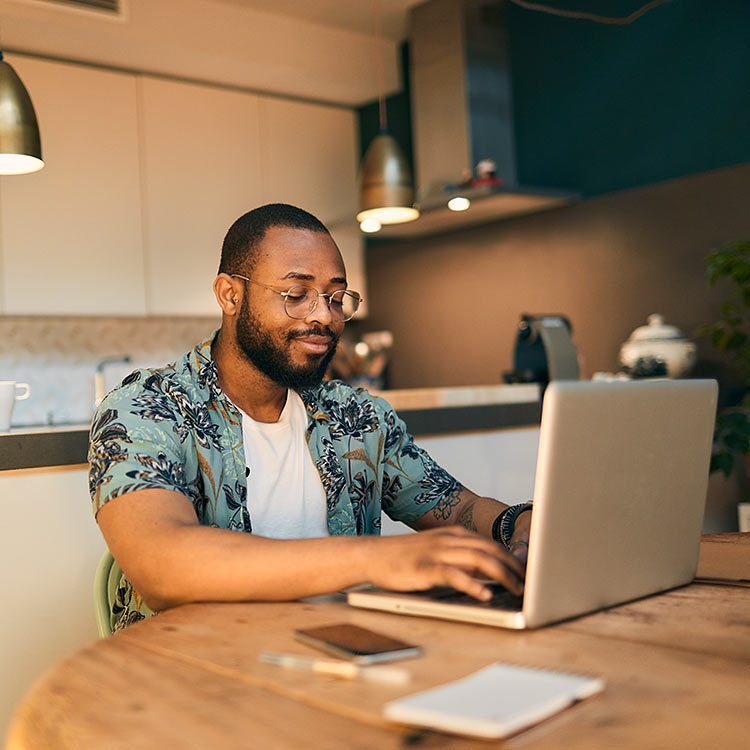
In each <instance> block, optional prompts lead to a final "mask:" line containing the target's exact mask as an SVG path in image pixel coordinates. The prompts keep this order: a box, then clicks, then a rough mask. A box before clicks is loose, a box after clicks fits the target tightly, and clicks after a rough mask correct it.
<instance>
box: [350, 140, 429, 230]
mask: <svg viewBox="0 0 750 750" xmlns="http://www.w3.org/2000/svg"><path fill="white" fill-rule="evenodd" d="M413 203H414V186H413V183H412V177H411V170H410V169H409V165H408V163H407V161H406V157H405V156H404V154H403V151H401V149H400V148H399V145H398V143H396V139H395V138H394V137H393V136H392V135H390V134H389V133H386V132H381V133H380V134H379V135H377V136H375V138H373V140H372V142H371V143H370V145H369V147H368V149H367V152H366V153H365V157H364V159H363V160H362V167H361V176H360V212H359V213H358V214H357V221H358V222H360V223H361V222H363V221H366V220H368V219H370V220H371V219H374V220H376V221H378V222H380V224H402V223H404V222H407V221H414V219H417V218H419V211H417V209H416V208H414V207H413V205H412V204H413Z"/></svg>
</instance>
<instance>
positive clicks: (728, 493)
mask: <svg viewBox="0 0 750 750" xmlns="http://www.w3.org/2000/svg"><path fill="white" fill-rule="evenodd" d="M542 5H544V6H545V9H544V10H539V9H538V8H537V9H532V8H530V7H529V4H528V3H525V2H521V0H430V1H429V2H421V1H420V0H379V1H378V2H371V0H361V2H349V1H345V0H316V2H314V3H310V2H306V0H274V2H268V1H266V0H0V44H2V48H3V53H4V59H5V61H7V62H8V63H10V64H11V65H12V66H13V68H14V69H15V71H16V72H17V74H18V76H19V77H20V79H21V81H22V82H23V86H24V87H25V89H26V90H27V91H28V94H29V95H30V97H31V100H32V101H33V105H34V108H35V111H36V116H37V118H38V125H39V131H40V134H41V145H42V158H43V161H44V165H45V166H44V168H43V169H42V170H41V171H38V172H35V173H31V174H22V175H8V176H3V177H1V178H0V313H2V314H1V315H0V379H2V380H4V381H16V382H19V383H28V384H29V387H30V391H29V392H30V395H29V397H28V398H27V399H25V400H19V401H17V402H16V403H15V406H14V409H13V415H12V428H11V430H10V432H8V433H7V434H6V436H5V438H0V459H1V460H2V461H3V469H5V471H3V482H4V484H3V504H4V506H6V507H4V514H5V517H6V520H7V528H12V529H13V530H14V533H13V535H6V537H8V538H6V539H5V541H4V542H3V544H2V545H1V546H2V549H3V558H2V562H3V568H4V569H5V570H11V569H17V570H25V571H26V575H20V576H10V577H8V580H6V581H5V582H4V586H6V589H7V591H8V592H9V595H10V596H11V600H12V602H13V605H12V608H13V610H14V611H15V612H16V620H17V627H16V630H15V631H14V635H13V637H12V638H4V639H3V640H4V641H5V642H7V644H8V648H9V649H11V650H12V651H13V653H18V652H19V651H22V652H24V653H25V654H26V657H25V658H26V662H25V667H24V670H25V671H24V674H25V675H26V677H24V678H23V680H21V682H22V683H24V684H26V682H27V681H28V679H30V678H31V677H30V676H33V675H34V674H37V673H38V672H39V671H40V670H41V669H42V668H43V667H44V666H45V665H47V664H49V663H50V661H51V659H52V658H53V657H56V656H57V655H58V654H59V652H60V649H63V650H64V649H66V648H73V647H74V646H76V645H78V644H80V643H81V642H82V641H83V640H85V637H86V634H87V633H89V636H88V637H93V636H91V635H90V632H94V628H93V619H91V622H90V623H89V619H88V618H90V617H91V613H90V612H89V611H87V610H85V609H84V608H83V607H81V606H80V604H79V602H81V601H84V600H85V601H88V600H89V599H90V583H91V577H92V576H93V568H94V565H95V561H96V559H98V555H99V554H100V553H101V549H102V543H101V540H100V537H99V536H98V533H97V530H96V527H95V525H94V522H93V520H92V518H91V513H90V509H89V506H88V499H87V496H86V472H85V467H84V466H82V464H83V461H84V460H85V453H84V452H83V451H84V445H85V439H86V431H87V429H88V424H89V422H90V419H91V415H92V413H93V408H94V404H95V402H96V401H97V399H98V398H100V397H101V396H102V395H103V393H105V392H106V391H107V390H109V389H110V388H111V387H113V386H114V385H115V384H116V383H117V382H119V380H120V379H121V378H122V377H123V375H124V374H126V373H127V372H129V371H130V370H131V369H132V368H133V367H135V366H140V365H159V364H163V363H164V362H167V361H170V360H173V359H175V358H176V357H178V356H180V355H181V354H182V353H183V352H184V351H186V350H187V349H188V348H190V347H191V346H192V345H193V344H194V343H195V342H196V341H198V340H200V339H201V338H202V337H204V336H206V335H208V334H209V333H210V332H211V331H212V330H214V329H215V328H216V327H217V326H218V324H219V322H220V320H219V316H218V313H217V310H218V308H217V306H216V302H215V300H214V298H213V294H212V290H211V283H212V281H213V278H214V276H215V273H216V269H217V266H218V261H219V252H220V247H221V241H222V239H223V235H224V233H225V232H226V230H227V228H228V227H229V226H230V224H231V223H232V222H233V221H234V219H235V218H237V217H238V216H239V215H240V214H242V213H244V212H245V211H247V210H249V209H251V208H253V207H255V206H258V205H261V204H263V203H267V202H274V201H283V202H288V203H292V204H296V205H299V206H301V207H303V208H305V209H307V210H309V211H311V212H313V213H315V214H316V215H317V216H319V218H320V219H321V220H323V221H324V222H325V223H326V224H327V225H328V226H329V227H330V228H331V231H332V233H333V235H334V238H335V239H336V241H337V242H338V244H339V247H340V249H341V251H342V254H343V256H344V259H345V262H346V265H347V270H348V274H349V281H350V287H351V288H353V289H355V290H358V291H360V292H361V293H362V295H363V296H364V298H365V303H364V306H363V309H362V310H361V312H360V313H358V315H357V318H355V319H354V320H353V321H352V322H350V323H349V324H347V331H346V338H345V340H344V341H343V343H342V345H341V350H340V352H339V355H338V356H337V359H336V361H335V362H334V364H333V370H332V373H331V374H332V375H334V376H338V377H343V378H344V379H347V380H349V381H350V382H353V383H356V384H362V385H366V386H368V387H372V388H376V389H386V393H385V394H384V395H386V396H387V397H391V398H392V400H393V402H394V405H395V406H397V408H401V409H404V410H405V413H406V414H407V417H408V419H407V421H408V423H409V424H410V426H411V427H412V429H413V430H414V431H415V432H416V433H417V434H418V435H421V436H422V437H421V438H420V441H421V442H422V443H423V444H424V445H425V446H427V447H428V448H429V449H430V450H431V451H433V452H434V454H435V455H436V458H438V460H441V461H444V462H445V463H446V465H448V464H450V463H451V462H456V463H457V464H458V468H454V467H453V466H450V465H449V466H448V468H451V469H452V470H453V471H454V472H456V471H458V472H463V473H462V474H461V476H459V478H461V477H462V476H467V477H468V478H467V483H468V484H470V486H472V489H475V490H477V491H480V492H487V493H490V492H499V493H502V494H503V496H504V497H517V498H518V499H523V497H524V496H528V495H529V494H530V493H531V491H532V489H533V468H534V460H535V449H536V440H537V434H538V430H537V425H538V415H539V411H538V401H539V393H540V388H541V387H543V385H544V383H545V382H546V380H547V379H548V378H550V377H553V376H554V375H555V373H557V374H558V376H566V377H582V378H590V377H592V376H594V375H595V374H597V373H610V375H611V376H618V374H620V373H623V371H625V370H627V371H629V372H630V374H633V373H635V374H637V375H664V374H667V375H670V376H709V377H718V378H719V380H720V382H721V385H722V398H723V399H724V403H730V402H732V400H734V402H736V401H737V399H738V398H739V397H740V396H741V394H742V392H743V389H744V388H745V386H746V385H747V382H746V377H745V375H744V374H743V372H742V371H741V369H738V368H737V367H735V366H734V364H733V358H732V357H731V356H729V355H728V354H727V353H725V352H721V351H719V350H718V349H716V348H715V347H714V346H712V343H711V340H710V338H709V337H705V336H704V337H701V336H698V335H697V333H698V329H699V328H700V327H701V326H703V325H705V324H710V323H713V322H716V321H717V320H718V319H719V318H720V315H721V305H722V304H723V303H725V302H726V301H727V300H728V299H729V297H730V292H731V287H730V285H729V284H728V283H726V282H723V283H719V284H717V285H716V286H713V287H712V286H709V284H708V276H707V263H706V258H707V256H708V254H709V253H710V252H711V251H712V250H714V249H715V248H718V247H721V246H723V245H725V243H728V242H732V241H740V240H748V238H750V137H748V133H750V97H748V91H750V47H749V46H748V44H747V29H748V28H750V4H749V3H747V2H746V0H721V2H714V3H707V2H704V1H702V0H674V1H673V2H664V3H661V4H657V5H656V7H653V9H651V10H650V11H649V12H647V13H645V14H643V15H640V16H638V17H635V16H633V17H632V18H630V19H628V16H631V14H633V13H634V11H637V10H638V9H639V8H641V7H642V6H643V5H644V3H642V2H640V1H639V0H545V2H544V3H542ZM592 15H593V16H594V17H593V18H592ZM636 15H637V14H636ZM612 19H626V20H632V22H630V23H622V22H614V21H612ZM381 125H386V126H387V130H388V132H389V133H390V135H391V136H392V137H393V138H394V139H395V142H396V144H397V149H398V151H396V150H394V147H393V145H392V143H390V142H388V143H385V145H384V146H383V148H384V149H385V150H384V151H382V152H378V153H375V151H376V149H375V148H374V147H373V144H374V139H375V137H376V136H377V135H378V133H379V128H380V126H381ZM382 143H383V142H381V144H382ZM368 149H369V151H368ZM389 149H390V150H389ZM388 159H391V161H390V162H389V161H387V160H388ZM378 160H379V161H378ZM363 163H364V164H365V165H366V166H367V169H363V173H364V175H365V176H366V177H367V178H368V179H370V178H371V182H370V183H368V185H369V187H370V188H372V190H373V191H374V192H373V193H369V194H368V196H369V197H368V196H366V195H365V194H364V193H365V190H364V188H365V185H364V184H363V183H362V182H361V181H360V164H363ZM388 165H390V166H388ZM389 169H390V170H391V171H390V172H389ZM378 170H380V172H378ZM393 170H395V171H393ZM394 174H396V176H397V177H398V180H401V178H403V179H404V180H406V182H410V184H409V185H408V190H406V193H408V192H409V191H413V194H410V195H411V197H410V199H409V200H408V201H407V202H408V205H406V206H402V208H410V207H411V206H412V204H415V205H416V206H417V208H418V209H419V212H420V213H419V215H418V218H415V219H414V220H412V221H408V222H406V223H402V224H387V223H386V222H385V221H383V222H380V224H381V225H380V228H379V230H378V226H379V222H375V223H373V222H369V223H368V224H366V225H365V224H363V225H362V227H361V228H360V226H359V223H358V221H357V219H356V217H357V215H358V213H360V211H361V210H362V209H363V208H372V205H374V204H372V200H374V199H373V195H376V197H377V195H381V196H382V195H394V194H398V195H404V194H405V193H404V192H403V191H402V192H401V193H399V192H398V191H399V190H400V189H401V188H402V187H403V185H401V184H400V183H399V184H395V183H394V184H389V183H388V179H389V177H388V175H391V177H392V176H393V175H394ZM407 178H408V179H407ZM378 180H380V181H381V182H378ZM398 180H396V182H398ZM381 183H382V184H381ZM399 185H400V187H399ZM373 186H374V187H373ZM378 191H380V192H378ZM389 191H391V192H389ZM393 191H395V193H394V192H393ZM456 199H458V200H456ZM368 200H369V201H370V203H369V204H368V203H367V201H368ZM449 201H450V202H451V204H452V205H451V208H449V207H448V202H449ZM360 218H362V217H361V216H360ZM410 218H413V217H410ZM365 229H367V230H368V231H367V232H365V231H364V230H365ZM372 230H378V231H372ZM524 315H526V316H527V318H526V319H524V317H523V316H524ZM653 315H658V316H661V317H660V318H653V317H652V318H651V319H650V321H649V316H653ZM647 324H648V326H649V327H648V329H644V330H640V331H638V332H637V334H635V338H634V339H631V334H633V332H634V331H635V329H637V328H640V327H642V326H646V325H647ZM626 342H629V344H628V346H626V347H624V348H622V347H623V344H625V343H626ZM621 348H622V352H621ZM639 360H641V361H640V362H639ZM660 368H661V369H660ZM599 376H600V377H601V376H604V375H599ZM412 389H413V390H412ZM404 391H407V392H406V393H404ZM443 407H450V408H443ZM532 407H533V408H532ZM471 408H475V411H474V412H471ZM477 409H478V410H480V411H481V412H482V413H481V414H479V412H478V411H477ZM493 409H495V411H493ZM524 409H525V411H524ZM420 410H421V411H420ZM425 410H426V411H425ZM430 410H432V411H430ZM409 420H411V421H409ZM482 420H484V421H482ZM492 420H494V421H492ZM45 430H47V431H50V430H60V431H62V432H65V431H66V430H69V432H70V435H71V440H74V441H77V442H75V446H76V447H75V448H74V449H71V451H70V453H69V454H68V453H66V454H65V455H66V456H68V455H70V456H72V458H66V459H65V460H64V461H63V460H62V459H60V460H58V461H57V463H55V462H54V461H52V460H51V459H49V460H48V459H47V456H48V454H49V451H51V450H52V449H51V448H49V445H51V443H47V442H38V441H37V442H29V441H28V440H27V438H28V435H29V434H35V435H43V436H44V435H46V434H47V432H45ZM483 430H484V432H483ZM487 430H495V432H491V434H490V432H487ZM461 431H463V432H464V433H466V435H465V438H464V439H463V442H461V443H460V445H459V443H458V442H456V440H458V439H457V438H456V440H454V441H453V442H450V441H449V442H445V441H443V442H441V439H440V437H439V436H440V435H442V434H443V433H446V432H451V433H457V432H461ZM49 434H53V433H49ZM54 434H57V433H54ZM40 440H41V438H40ZM66 445H67V444H66ZM71 445H73V443H71ZM40 446H41V447H40ZM66 450H67V448H66ZM35 451H36V452H39V455H38V456H34V455H32V454H34V453H35ZM498 456H500V457H501V458H498ZM461 462H463V463H461ZM49 466H66V467H67V468H64V469H63V468H54V469H49V468H44V467H49ZM490 466H491V467H492V468H493V470H494V471H495V475H493V476H492V477H490V476H489V474H487V476H486V477H485V473H487V472H489V468H488V467H490ZM34 467H35V468H34ZM32 475H33V477H32ZM485 478H486V480H487V485H486V486H483V484H482V483H483V482H484V481H485ZM470 480H471V481H470ZM739 482H740V478H739V475H738V473H737V472H733V473H732V474H731V475H730V477H729V478H728V479H726V478H724V477H723V475H721V474H720V473H716V474H715V475H714V476H713V477H712V486H711V487H712V488H711V493H712V495H711V497H710V499H709V505H708V506H707V526H706V528H707V530H729V529H736V528H737V515H736V502H737V500H738V499H740V497H741V493H742V492H743V491H744V489H743V488H742V486H741V484H740V483H739ZM32 516H33V517H34V518H35V519H37V520H36V521H34V522H33V524H32V522H31V521H30V519H31V518H32ZM40 519H41V520H40ZM32 525H33V527H34V528H33V533H32V529H31V526H32ZM81 529H85V534H84V532H82V531H81ZM19 530H28V533H25V534H23V533H20V531H19ZM84 535H85V542H80V543H79V542H76V546H75V549H63V548H62V547H61V545H62V543H63V541H62V540H65V539H66V538H67V539H77V540H80V539H81V538H82V536H84ZM10 536H12V537H13V538H10ZM32 537H33V539H32ZM32 542H33V544H32ZM43 549H47V550H54V551H53V552H52V553H51V554H52V557H53V558H55V559H62V558H64V559H65V565H63V564H60V565H59V566H58V567H59V570H60V571H63V570H64V571H65V576H66V578H65V579H64V581H63V580H62V579H60V581H58V582H55V581H53V580H52V578H50V575H49V567H50V565H51V563H50V561H49V559H46V558H45V557H44V555H42V554H41V553H40V550H43ZM48 556H49V555H48ZM59 575H60V576H62V575H63V573H62V572H60V574H59ZM34 576H36V578H34ZM32 579H33V580H32ZM32 589H33V590H37V591H39V592H42V593H40V594H39V597H38V600H37V601H32V600H31V599H30V598H29V591H30V590H32ZM39 601H43V603H44V608H43V609H44V612H47V615H45V617H46V616H52V615H51V613H52V612H57V613H59V612H60V611H66V612H67V615H66V617H67V619H64V620H60V619H59V617H58V615H57V614H56V615H55V618H56V621H58V623H64V624H61V625H60V628H59V632H58V637H59V642H58V644H57V645H56V646H54V647H53V646H52V645H50V644H46V643H43V644H42V645H41V646H39V643H40V641H37V645H36V646H35V647H34V648H33V649H32V648H31V647H29V648H26V647H25V646H19V645H18V644H19V643H21V641H19V640H18V639H17V638H16V636H17V635H18V634H19V633H22V632H23V630H24V628H25V627H26V626H27V623H28V621H29V620H30V619H39V617H40V614H39V612H40V610H39V606H40V605H39ZM8 627H10V626H8ZM14 627H15V626H14ZM14 638H15V639H16V640H14ZM41 640H42V641H43V640H44V639H43V638H42V639H41ZM14 644H16V645H14ZM8 653H9V654H10V653H11V651H9V652H8ZM22 687H23V685H21V683H19V684H18V685H15V687H13V688H12V689H11V688H8V690H9V691H10V692H9V693H8V695H9V696H10V698H13V699H15V696H17V695H18V694H19V691H20V690H21V688H22ZM10 698H8V699H7V700H8V701H10ZM2 702H3V696H2V695H0V704H2ZM0 709H1V710H0V725H1V724H2V721H3V716H4V714H3V713H2V711H3V710H6V709H5V708H4V707H3V706H2V705H0ZM9 710H10V708H8V709H7V711H9ZM7 711H6V713H7Z"/></svg>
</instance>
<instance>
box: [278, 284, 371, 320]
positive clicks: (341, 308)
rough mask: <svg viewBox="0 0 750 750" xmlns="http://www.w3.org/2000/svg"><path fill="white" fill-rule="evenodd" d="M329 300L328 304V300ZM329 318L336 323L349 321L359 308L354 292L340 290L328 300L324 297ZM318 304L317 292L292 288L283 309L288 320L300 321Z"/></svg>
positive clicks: (297, 287)
mask: <svg viewBox="0 0 750 750" xmlns="http://www.w3.org/2000/svg"><path fill="white" fill-rule="evenodd" d="M329 299H330V302H328V300H329ZM326 301H327V302H328V307H329V309H330V311H331V317H332V318H333V320H336V321H344V320H349V319H350V318H352V317H353V316H354V313H356V312H357V308H358V307H359V302H360V299H359V295H358V294H357V293H356V292H347V291H345V290H344V289H340V290H339V291H337V292H333V294H332V295H331V296H330V298H328V297H326ZM316 303H318V292H317V291H316V290H315V289H311V288H309V287H305V286H293V287H292V288H291V289H290V290H289V292H288V293H287V294H286V297H285V302H284V307H285V309H286V313H287V315H288V316H289V317H290V318H296V319H298V320H302V319H303V318H306V317H307V316H308V315H309V314H310V313H311V312H312V310H314V309H315V306H316Z"/></svg>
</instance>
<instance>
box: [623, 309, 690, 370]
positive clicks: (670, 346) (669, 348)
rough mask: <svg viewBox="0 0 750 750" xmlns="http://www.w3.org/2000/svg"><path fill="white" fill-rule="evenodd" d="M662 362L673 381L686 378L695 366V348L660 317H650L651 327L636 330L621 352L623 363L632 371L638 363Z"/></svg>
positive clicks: (677, 330) (649, 324)
mask: <svg viewBox="0 0 750 750" xmlns="http://www.w3.org/2000/svg"><path fill="white" fill-rule="evenodd" d="M641 358H644V359H648V358H654V359H656V360H659V361H661V362H663V363H664V364H665V366H666V368H667V374H668V376H669V377H670V378H681V377H684V376H685V375H687V374H688V373H689V372H690V370H692V369H693V366H694V365H695V358H696V347H695V344H694V343H693V342H692V341H689V340H688V339H686V338H685V336H683V334H682V332H681V331H680V330H679V329H678V328H675V327H674V326H670V325H665V323H664V318H663V317H662V316H661V315H656V314H654V315H649V316H648V325H645V326H641V327H640V328H636V329H635V331H633V333H632V334H631V335H630V338H629V339H628V340H627V341H626V342H625V343H624V344H623V345H622V347H621V348H620V363H621V364H622V365H623V366H624V367H627V368H628V369H631V370H632V369H633V368H634V367H635V365H636V363H637V362H638V360H639V359H641Z"/></svg>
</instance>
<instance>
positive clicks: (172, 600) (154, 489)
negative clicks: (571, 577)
mask: <svg viewBox="0 0 750 750" xmlns="http://www.w3.org/2000/svg"><path fill="white" fill-rule="evenodd" d="M214 293H215V295H216V299H217V301H218V303H219V306H220V307H221V310H222V323H221V328H220V329H219V330H218V332H217V333H216V334H214V336H212V337H211V338H209V339H208V340H206V341H204V342H203V343H201V344H199V345H198V346H197V347H196V348H195V349H194V350H192V351H191V352H189V353H188V354H186V355H185V356H184V357H183V358H182V359H181V360H179V361H178V362H176V363H174V364H171V365H167V366H165V367H162V368H160V369H155V370H137V371H135V372H134V373H132V374H131V375H129V376H128V377H126V378H125V380H123V382H122V384H121V385H120V386H119V387H118V388H116V389H115V390H114V391H112V392H111V393H110V394H109V395H108V396H107V397H106V398H105V399H104V400H103V401H102V403H101V405H100V407H99V410H98V412H97V415H96V417H95V420H94V424H93V426H92V431H91V445H90V450H89V461H90V464H91V469H90V475H89V484H90V490H91V496H92V501H93V505H94V512H95V514H96V518H97V521H98V523H99V526H100V528H101V530H102V533H103V534H104V537H105V539H106V540H107V544H108V545H109V548H110V549H111V551H112V553H113V555H114V556H115V558H116V559H117V561H118V563H119V564H120V566H121V568H122V570H123V573H124V575H123V578H122V581H121V583H120V586H119V590H118V594H117V600H116V602H115V604H114V607H113V621H114V623H115V628H116V629H119V628H122V627H124V626H126V625H128V624H129V623H131V622H134V621H136V620H139V619H142V618H143V617H144V616H146V615H147V614H150V612H151V611H153V610H161V609H165V608H168V607H172V606H176V605H179V604H183V603H187V602H193V601H243V600H284V599H297V598H300V597H305V596H312V595H316V594H322V593H327V592H331V591H336V590H339V589H343V588H347V587H349V586H353V585H355V584H360V583H364V582H370V583H373V584H375V585H378V586H382V587H386V588H391V589H397V590H410V589H426V588H429V587H431V586H435V585H442V584H447V585H451V586H453V587H455V588H457V589H460V590H462V591H464V592H466V593H467V594H469V595H471V596H474V597H476V598H477V599H487V598H489V596H490V592H489V590H488V588H487V587H486V586H485V585H484V584H483V583H482V582H481V581H480V580H479V579H480V578H483V579H494V580H497V581H500V582H501V583H503V584H504V585H505V586H507V587H508V588H509V589H510V590H511V591H514V592H516V593H520V592H521V591H522V587H523V575H524V562H525V557H526V548H527V546H528V529H529V524H530V516H531V513H529V512H523V511H524V510H526V506H513V507H512V508H511V509H508V507H507V506H505V505H503V504H501V503H498V502H497V501H495V500H491V499H489V498H483V497H478V496H477V495H475V494H473V493H472V492H470V491H469V490H467V489H466V488H465V487H462V486H461V485H460V484H459V483H458V482H457V481H456V480H455V479H454V478H453V477H451V476H450V475H449V474H448V473H447V472H446V471H444V470H443V469H441V468H440V467H439V466H437V464H435V462H434V461H433V460H432V459H431V458H430V457H429V456H428V455H427V454H426V453H425V452H424V451H423V450H422V449H420V448H419V447H417V446H416V445H415V444H414V442H413V440H412V438H411V436H410V435H409V434H408V432H407V431H406V427H405V425H404V423H403V422H402V421H401V420H400V419H399V418H398V417H397V415H396V414H395V412H394V411H393V410H392V409H391V408H390V407H389V405H388V404H387V403H386V402H385V401H384V400H382V399H379V398H374V397H372V396H371V395H369V394H368V393H367V392H366V391H364V390H362V389H353V388H350V387H348V386H346V385H344V384H343V383H341V382H338V381H333V382H327V383H324V382H322V378H323V374H324V372H325V370H326V367H327V365H328V363H329V362H330V359H331V357H332V356H333V353H334V350H335V347H336V342H337V341H338V339H339V337H340V336H341V333H342V330H343V328H344V324H345V322H346V320H347V319H348V318H350V317H351V316H352V315H353V314H354V313H355V312H356V309H357V307H358V305H359V301H360V298H359V295H358V294H357V293H356V292H353V291H349V290H347V282H346V271H345V269H344V263H343V261H342V259H341V254H340V253H339V251H338V248H337V247H336V244H335V243H334V241H333V239H332V238H331V236H330V234H329V233H328V230H327V229H326V228H325V227H324V226H323V224H322V223H321V222H320V221H319V220H318V219H316V218H315V217H314V216H312V215H311V214H309V213H307V212H306V211H303V210H301V209H298V208H294V207H293V206H288V205H285V204H273V205H268V206H263V207H261V208H258V209H255V210H254V211H250V212H249V213H247V214H245V215H244V216H242V217H240V218H239V219H238V220H237V221H236V222H235V223H234V224H233V226H232V227H231V228H230V230H229V232H228V233H227V236H226V238H225V239H224V244H223V247H222V253H221V264H220V268H219V274H218V276H217V278H216V280H215V281H214ZM381 509H382V510H384V511H385V512H386V513H387V514H388V515H389V516H391V517H392V518H394V519H396V520H400V521H403V522H405V523H407V524H408V525H409V526H411V527H412V528H414V529H416V530H419V531H421V532H422V533H420V534H409V535H403V536H397V537H387V538H380V537H379V536H378V535H379V532H380V515H381ZM493 527H494V533H493ZM238 532H239V533H238ZM493 538H494V539H495V540H498V541H499V540H502V541H504V542H505V544H504V545H503V544H499V543H498V541H493Z"/></svg>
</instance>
